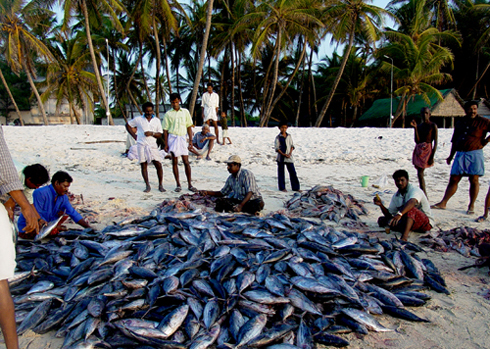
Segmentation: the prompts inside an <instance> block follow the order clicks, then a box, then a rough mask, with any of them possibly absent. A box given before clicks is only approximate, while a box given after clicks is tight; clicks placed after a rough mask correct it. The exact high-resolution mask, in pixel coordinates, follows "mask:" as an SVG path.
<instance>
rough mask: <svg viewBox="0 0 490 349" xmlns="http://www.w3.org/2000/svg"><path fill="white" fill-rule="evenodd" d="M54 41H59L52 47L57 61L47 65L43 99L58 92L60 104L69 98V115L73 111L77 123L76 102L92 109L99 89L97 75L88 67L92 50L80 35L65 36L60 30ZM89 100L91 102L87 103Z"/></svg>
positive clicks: (78, 122)
mask: <svg viewBox="0 0 490 349" xmlns="http://www.w3.org/2000/svg"><path fill="white" fill-rule="evenodd" d="M51 41H52V42H56V44H55V45H53V46H52V48H51V50H52V52H53V56H54V57H55V62H54V64H50V65H49V66H48V68H47V75H46V81H45V82H44V85H45V87H46V90H45V91H44V93H43V94H42V95H41V99H42V100H43V102H45V101H47V100H48V99H49V98H51V97H52V96H55V98H56V106H57V107H59V106H60V105H61V103H62V102H63V100H67V101H68V104H69V106H70V107H69V110H70V115H72V112H73V113H74V114H75V118H76V121H77V124H80V123H81V121H80V119H79V117H78V114H77V112H76V110H75V106H76V105H78V106H81V107H83V109H84V110H85V111H86V112H87V111H88V110H90V111H93V101H92V95H93V93H95V92H96V91H97V80H96V78H95V75H94V73H92V72H90V71H88V70H87V68H90V66H91V59H90V52H89V51H88V50H87V48H86V45H85V39H84V38H83V37H82V36H81V35H77V36H76V37H75V38H72V39H65V38H64V35H62V34H57V35H56V37H55V38H53V40H51ZM86 101H88V102H89V105H88V106H87V105H85V104H86ZM87 109H88V110H87Z"/></svg>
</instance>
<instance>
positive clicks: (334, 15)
mask: <svg viewBox="0 0 490 349" xmlns="http://www.w3.org/2000/svg"><path fill="white" fill-rule="evenodd" d="M383 15H385V16H390V17H392V18H393V16H392V15H391V14H390V13H389V12H388V11H385V10H383V9H382V8H379V7H377V6H373V5H368V4H367V3H366V2H365V1H364V0H334V1H333V2H332V3H331V4H329V5H327V23H329V28H328V30H329V32H330V33H332V37H333V40H335V41H337V42H338V43H345V42H347V49H346V50H345V51H344V57H343V59H342V63H341V65H340V69H339V71H338V73H337V77H336V78H335V80H334V82H333V85H332V87H331V89H330V92H329V94H328V97H327V101H326V102H325V104H324V105H323V108H322V110H321V112H320V115H318V118H317V120H316V123H315V126H316V127H320V125H321V124H322V121H323V117H324V116H325V114H326V112H327V110H328V107H329V106H330V102H331V101H332V98H333V95H334V94H335V90H336V88H337V85H338V83H339V81H340V78H341V77H342V74H343V72H344V68H345V65H346V64H347V60H348V59H349V56H350V52H351V50H352V46H353V44H354V39H355V37H356V33H363V35H364V37H365V38H367V39H368V40H369V41H370V42H374V41H376V40H377V38H378V37H379V29H378V28H379V27H380V26H381V25H382V23H383Z"/></svg>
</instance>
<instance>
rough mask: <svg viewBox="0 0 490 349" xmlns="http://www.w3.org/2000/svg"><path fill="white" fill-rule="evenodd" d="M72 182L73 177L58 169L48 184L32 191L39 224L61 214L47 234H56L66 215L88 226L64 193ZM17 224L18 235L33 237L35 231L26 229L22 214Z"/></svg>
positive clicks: (55, 218)
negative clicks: (57, 221)
mask: <svg viewBox="0 0 490 349" xmlns="http://www.w3.org/2000/svg"><path fill="white" fill-rule="evenodd" d="M72 182H73V178H71V176H70V175H69V174H68V173H66V172H64V171H58V172H56V173H55V174H54V175H53V177H52V178H51V184H50V185H48V186H45V187H42V188H39V189H36V190H35V191H34V194H33V199H34V200H33V201H34V207H35V208H36V210H37V212H38V213H39V215H40V216H41V218H40V219H39V225H40V226H44V225H46V224H47V223H49V222H51V221H55V220H57V219H58V218H59V217H61V216H63V218H62V219H61V220H60V222H59V224H58V225H57V226H56V228H54V229H53V230H52V231H51V233H50V234H49V235H56V234H58V229H59V228H60V227H61V224H62V223H63V222H64V221H66V220H67V219H68V216H70V217H71V219H73V221H74V222H76V223H78V224H80V225H81V226H82V227H84V228H90V224H89V223H88V222H87V221H86V220H85V219H84V218H83V217H82V216H81V215H80V213H78V212H77V211H76V210H75V209H74V208H73V206H72V205H71V204H70V200H69V199H68V196H67V195H66V194H67V193H68V189H69V188H70V185H71V183H72ZM65 214H66V215H65ZM17 225H18V228H19V232H20V233H19V236H20V237H21V238H23V239H33V238H34V237H35V236H36V232H35V231H29V230H27V229H26V220H25V218H24V215H22V214H21V215H20V217H19V221H18V222H17ZM24 229H25V231H24Z"/></svg>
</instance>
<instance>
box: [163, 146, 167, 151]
mask: <svg viewBox="0 0 490 349" xmlns="http://www.w3.org/2000/svg"><path fill="white" fill-rule="evenodd" d="M163 150H165V153H168V145H165V146H164V147H163Z"/></svg>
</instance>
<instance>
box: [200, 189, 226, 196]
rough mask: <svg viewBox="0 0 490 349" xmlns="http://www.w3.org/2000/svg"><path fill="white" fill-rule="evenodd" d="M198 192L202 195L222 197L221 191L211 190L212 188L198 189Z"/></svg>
mask: <svg viewBox="0 0 490 349" xmlns="http://www.w3.org/2000/svg"><path fill="white" fill-rule="evenodd" d="M199 194H200V195H203V196H206V195H208V196H216V197H218V198H221V197H223V196H224V195H223V193H222V192H221V191H219V190H218V191H213V190H199Z"/></svg>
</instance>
